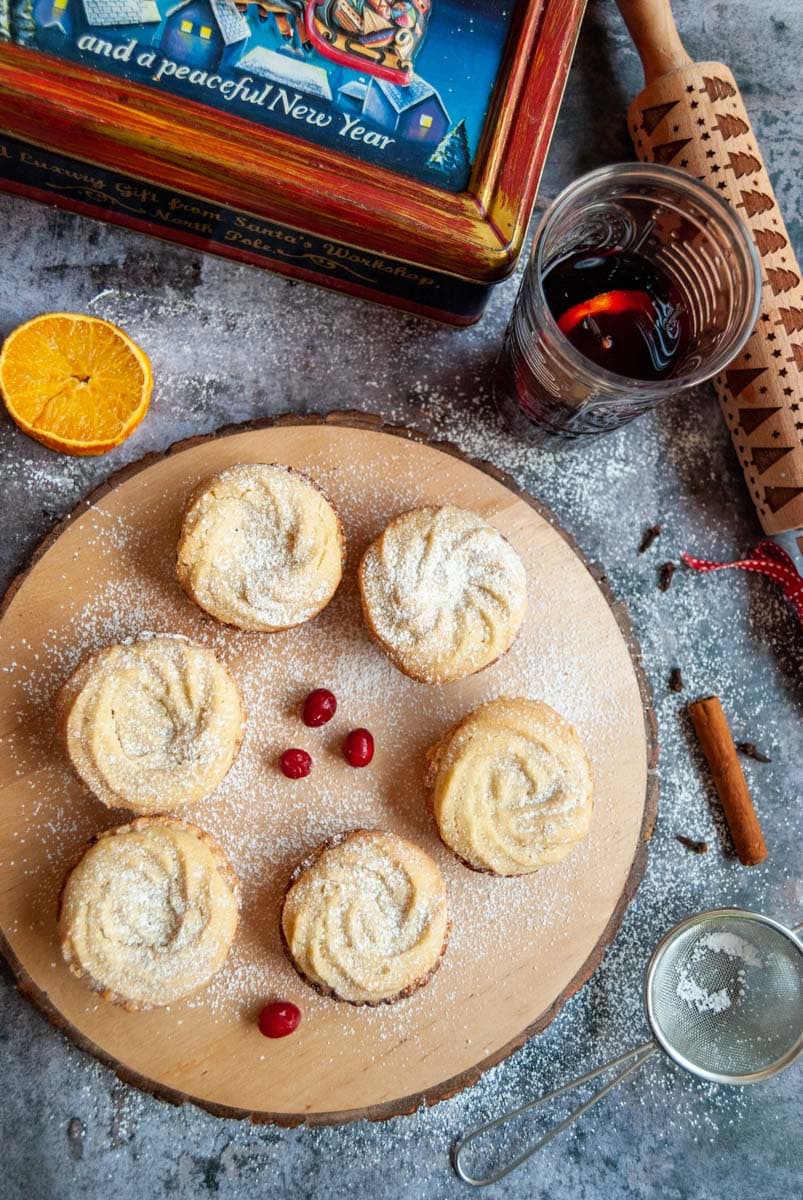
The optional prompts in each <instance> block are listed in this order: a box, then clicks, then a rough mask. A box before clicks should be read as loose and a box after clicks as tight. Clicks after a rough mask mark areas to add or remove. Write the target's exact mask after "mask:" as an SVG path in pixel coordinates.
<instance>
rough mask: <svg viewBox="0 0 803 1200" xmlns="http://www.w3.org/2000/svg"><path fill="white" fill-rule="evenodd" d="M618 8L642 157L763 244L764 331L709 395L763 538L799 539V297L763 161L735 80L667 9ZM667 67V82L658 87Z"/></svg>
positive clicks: (633, 4) (802, 333) (802, 415)
mask: <svg viewBox="0 0 803 1200" xmlns="http://www.w3.org/2000/svg"><path fill="white" fill-rule="evenodd" d="M619 7H620V9H621V10H622V13H623V15H624V16H625V19H626V20H627V23H628V27H629V28H630V29H631V32H633V33H634V37H637V38H638V41H637V45H638V49H639V53H640V54H641V57H642V60H643V62H644V69H645V74H646V76H647V79H648V83H647V86H646V87H645V88H644V90H643V91H642V92H641V93H640V94H639V95H638V96H637V97H636V99H635V100H634V101H633V103H632V104H631V105H630V108H629V109H628V113H627V120H628V129H629V132H630V135H631V137H632V139H633V144H634V146H635V149H636V154H637V156H638V157H639V158H640V159H641V160H642V161H644V162H657V163H664V164H666V165H668V166H672V167H676V168H679V169H680V170H683V171H688V172H689V174H690V175H694V176H695V177H696V178H697V179H700V180H702V181H703V182H704V183H708V184H709V185H710V186H711V187H712V188H714V189H715V190H716V191H717V193H718V194H719V195H720V196H722V198H723V199H724V200H727V201H728V202H729V203H730V204H731V206H732V207H733V208H735V209H736V211H737V212H738V213H739V214H740V216H741V217H742V219H743V220H744V222H745V224H746V225H747V226H748V228H749V230H750V232H751V234H752V236H753V240H754V242H755V244H756V248H757V250H758V254H759V258H760V261H761V272H762V281H763V287H762V297H761V311H760V314H759V319H758V323H757V325H756V329H755V331H754V332H753V334H752V335H751V337H750V340H749V341H748V343H747V345H746V346H745V348H744V350H743V351H742V353H741V354H740V355H739V357H738V358H737V359H736V360H735V361H734V362H732V363H731V364H730V365H729V367H728V368H727V370H726V371H724V372H723V373H722V374H721V375H719V376H717V378H716V379H715V380H714V386H715V389H716V392H717V395H718V397H719V401H720V404H721V406H722V410H723V413H724V415H725V420H726V422H727V425H728V428H729V429H730V433H731V437H732V439H733V444H734V446H735V448H736V453H737V455H738V456H739V461H740V463H741V465H742V470H743V471H744V475H745V479H746V481H747V486H748V488H749V489H750V495H751V497H752V499H753V502H754V504H755V506H756V510H757V512H758V517H759V520H760V521H761V524H762V526H763V528H764V530H765V531H766V532H767V533H769V534H775V533H782V532H784V531H786V530H790V529H799V528H801V527H803V285H802V284H801V273H800V267H799V266H798V264H797V261H796V259H795V254H794V251H793V249H792V245H791V242H790V239H789V233H788V232H787V229H786V226H785V225H784V222H783V217H782V216H781V213H780V210H779V208H778V202H777V200H776V198H775V193H774V191H773V189H772V184H771V183H770V180H769V176H768V174H767V171H766V168H765V167H764V163H763V162H762V159H761V151H760V150H759V148H758V143H757V141H756V139H755V136H754V134H753V130H752V128H751V126H750V120H749V117H748V115H747V111H746V109H745V107H744V104H743V103H742V99H741V96H740V95H739V90H738V88H737V86H736V82H735V80H734V78H733V76H732V75H731V73H730V71H729V70H728V68H727V67H724V66H723V65H722V64H721V63H693V62H690V61H689V59H688V56H686V54H685V51H684V50H683V47H682V44H681V42H680V39H679V38H678V37H677V30H675V29H674V21H672V15H671V12H670V11H669V6H668V4H667V2H666V0H619ZM652 19H654V20H655V22H656V24H655V25H653V26H652V27H651V26H650V21H651V20H652ZM673 30H674V34H673V32H672V31H673ZM680 54H682V55H683V56H685V65H684V63H683V62H680V61H679V55H680ZM662 64H665V65H668V71H667V72H664V73H663V74H658V75H656V74H655V72H656V71H657V70H659V68H660V66H661V65H662Z"/></svg>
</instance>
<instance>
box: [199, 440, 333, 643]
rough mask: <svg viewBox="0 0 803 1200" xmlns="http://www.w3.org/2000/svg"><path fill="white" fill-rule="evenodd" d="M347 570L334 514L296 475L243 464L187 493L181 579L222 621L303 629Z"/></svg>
mask: <svg viewBox="0 0 803 1200" xmlns="http://www.w3.org/2000/svg"><path fill="white" fill-rule="evenodd" d="M342 571H343V534H342V530H341V527H340V521H339V520H338V516H337V513H336V512H335V510H334V509H333V508H332V506H331V504H330V503H329V501H328V500H327V499H326V497H325V496H324V495H323V493H322V492H321V491H319V490H318V488H317V487H316V486H315V485H314V484H313V483H312V482H311V481H310V480H308V479H307V478H306V476H304V475H301V474H300V473H299V472H297V471H292V470H290V469H289V468H287V467H281V466H273V465H267V464H264V463H242V464H239V465H238V466H234V467H230V468H228V470H225V471H221V473H220V474H219V475H215V476H213V477H212V478H211V479H208V480H206V481H205V482H204V483H202V484H201V485H200V486H199V487H198V488H197V489H196V491H195V492H194V493H193V494H192V495H191V496H190V499H189V501H188V503H187V507H186V510H185V513H184V520H183V524H182V528H181V537H180V539H179V544H178V562H177V573H178V579H179V583H180V584H181V586H182V587H183V588H184V590H185V592H186V593H187V595H188V596H189V597H190V598H191V599H192V600H194V601H195V603H196V604H199V605H200V606H201V608H203V609H205V610H206V611H207V612H208V613H211V615H212V616H213V617H217V619H218V620H219V621H225V622H226V623H227V624H229V625H236V626H237V627H238V628H240V629H251V630H257V631H261V632H267V633H270V632H275V631H276V630H280V629H288V628H289V627H290V626H292V625H300V624H301V623H302V622H303V621H308V620H309V619H310V618H311V617H314V616H315V614H316V613H318V612H320V610H321V609H322V608H324V607H325V606H326V605H327V604H328V603H329V601H330V600H331V598H332V596H333V595H334V593H335V591H336V590H337V586H338V584H339V583H340V579H341V575H342Z"/></svg>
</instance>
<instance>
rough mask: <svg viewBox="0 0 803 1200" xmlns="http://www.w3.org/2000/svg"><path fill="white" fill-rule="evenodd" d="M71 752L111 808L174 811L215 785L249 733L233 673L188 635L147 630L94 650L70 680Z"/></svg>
mask: <svg viewBox="0 0 803 1200" xmlns="http://www.w3.org/2000/svg"><path fill="white" fill-rule="evenodd" d="M58 708H59V714H60V719H61V721H60V723H61V727H62V733H63V736H64V742H65V746H66V750H67V754H68V757H69V758H70V761H71V762H72V764H73V766H74V767H75V770H76V771H77V772H78V774H79V775H80V776H81V778H82V779H83V781H84V783H86V785H87V786H88V787H89V788H91V790H92V791H93V792H94V793H95V795H96V796H97V797H98V799H99V800H101V801H102V802H103V803H104V804H106V805H107V806H108V807H109V808H118V807H119V808H128V809H131V810H132V811H133V812H136V813H153V812H171V811H175V810H176V809H179V808H181V807H182V806H183V805H185V804H189V803H191V802H193V801H195V800H200V799H201V798H202V797H203V796H206V795H207V794H208V793H209V792H211V791H213V790H214V789H215V788H216V787H217V785H218V784H219V783H220V781H221V780H222V779H223V776H224V775H225V774H226V772H227V771H228V769H229V767H230V766H231V764H232V762H233V761H234V758H235V756H236V754H237V750H238V747H239V745H240V740H241V737H242V727H243V712H242V705H241V703H240V696H239V692H238V690H237V685H236V684H235V682H234V680H233V679H232V677H231V676H230V675H229V673H228V671H227V670H226V668H225V667H224V666H223V665H222V664H221V663H219V662H218V660H217V659H216V658H215V656H214V654H213V653H212V651H211V650H207V649H206V648H205V647H204V646H196V645H194V644H193V643H192V642H189V641H187V640H186V639H184V638H180V637H172V636H162V637H149V638H142V639H140V640H139V641H136V642H133V643H131V644H130V645H119V646H109V647H107V648H106V649H105V650H101V651H99V652H98V653H97V654H93V655H92V656H91V657H90V658H88V659H87V660H86V661H85V662H84V663H82V665H81V666H80V667H79V668H78V670H77V671H76V672H75V673H74V674H73V675H72V676H71V678H70V679H69V680H68V681H67V683H66V684H65V685H64V687H63V689H62V691H61V695H60V697H59V704H58Z"/></svg>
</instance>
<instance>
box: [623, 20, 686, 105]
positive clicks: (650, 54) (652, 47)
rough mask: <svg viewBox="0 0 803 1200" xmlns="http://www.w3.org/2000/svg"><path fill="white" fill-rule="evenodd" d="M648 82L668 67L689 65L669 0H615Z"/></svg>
mask: <svg viewBox="0 0 803 1200" xmlns="http://www.w3.org/2000/svg"><path fill="white" fill-rule="evenodd" d="M617 2H618V5H619V11H620V13H621V14H622V17H623V18H624V22H625V25H626V26H627V28H628V31H629V33H630V36H631V37H632V39H633V41H634V43H635V46H636V49H637V50H638V54H639V58H640V59H641V65H642V67H643V68H644V82H645V83H647V84H649V83H652V81H653V80H654V79H660V77H661V76H662V75H668V74H669V72H670V71H677V70H679V69H680V68H681V67H688V66H689V65H690V64H691V61H692V60H691V59H690V58H689V56H688V54H687V53H686V50H685V47H684V45H683V43H682V42H681V40H680V34H679V33H678V27H677V25H676V24H675V18H674V16H673V15H672V8H671V6H670V4H669V0H617Z"/></svg>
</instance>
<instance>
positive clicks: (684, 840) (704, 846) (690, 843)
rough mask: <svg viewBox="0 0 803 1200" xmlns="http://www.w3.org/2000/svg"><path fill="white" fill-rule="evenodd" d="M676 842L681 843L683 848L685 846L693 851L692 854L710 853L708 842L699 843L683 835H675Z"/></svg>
mask: <svg viewBox="0 0 803 1200" xmlns="http://www.w3.org/2000/svg"><path fill="white" fill-rule="evenodd" d="M675 841H676V842H680V844H681V846H685V847H686V849H687V850H691V852H692V854H707V853H708V842H698V841H696V840H695V839H694V838H690V837H685V836H684V835H683V834H682V833H676V834H675Z"/></svg>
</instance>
